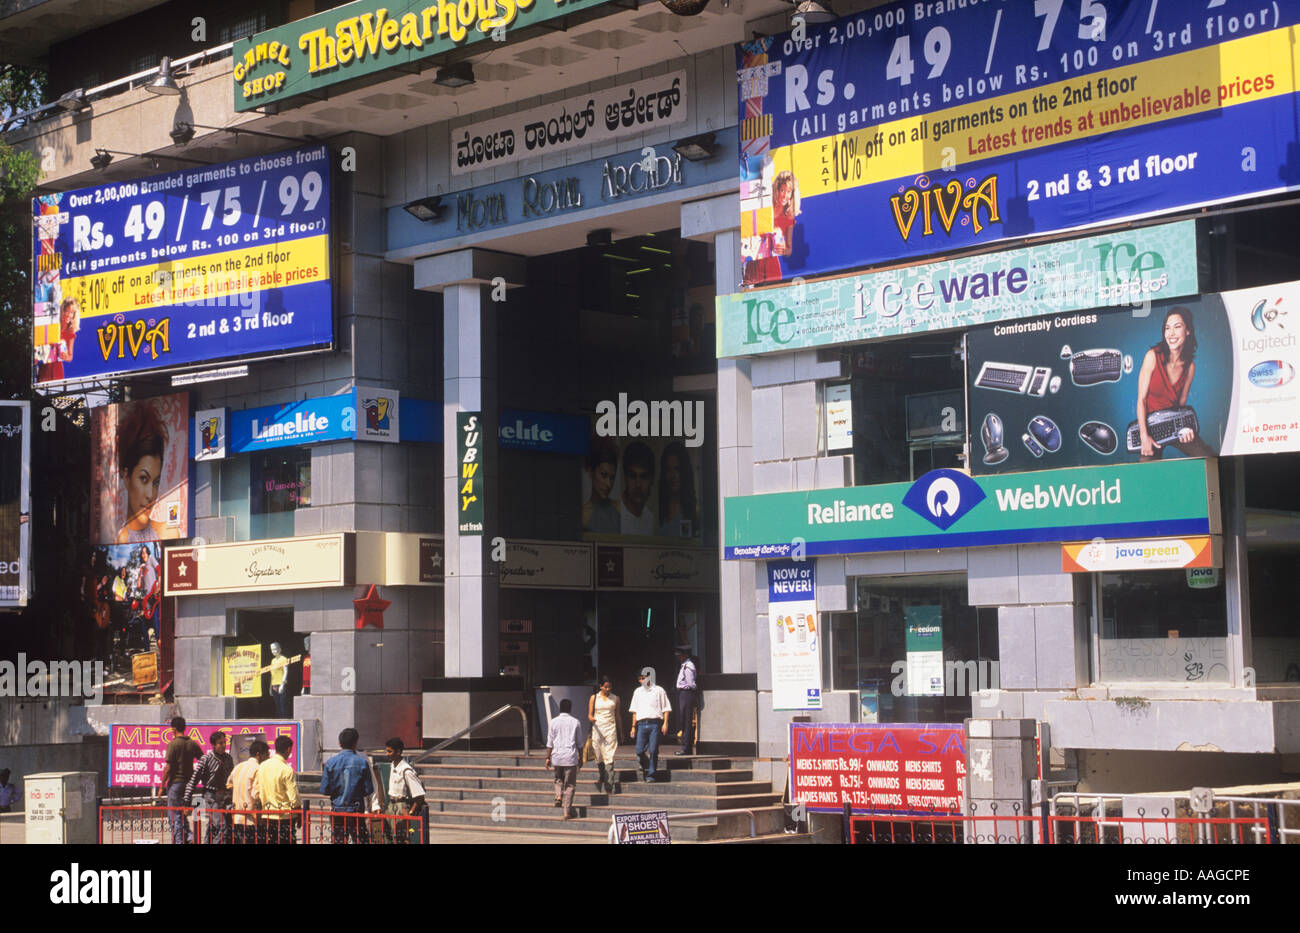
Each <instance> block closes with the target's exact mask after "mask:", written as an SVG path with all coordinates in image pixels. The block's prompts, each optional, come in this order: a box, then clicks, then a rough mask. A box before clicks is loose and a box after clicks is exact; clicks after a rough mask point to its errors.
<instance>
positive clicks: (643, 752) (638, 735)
mask: <svg viewBox="0 0 1300 933" xmlns="http://www.w3.org/2000/svg"><path fill="white" fill-rule="evenodd" d="M637 680H638V681H640V683H641V686H639V687H637V688H636V689H635V690H633V691H632V705H631V706H629V707H628V711H629V712H630V713H631V714H632V733H631V736H632V738H635V739H636V758H637V761H638V762H640V764H641V779H642V780H643V781H645V782H646V783H647V784H653V783H654V781H655V774H656V773H657V772H658V771H659V736H661V735H667V734H668V714H669V713H670V712H671V711H672V704H670V703H669V702H668V694H666V693H664V688H663V687H661V686H659V685H658V684H657V683H655V679H654V668H652V667H646V668H642V669H641V674H640V675H639V676H638V677H637Z"/></svg>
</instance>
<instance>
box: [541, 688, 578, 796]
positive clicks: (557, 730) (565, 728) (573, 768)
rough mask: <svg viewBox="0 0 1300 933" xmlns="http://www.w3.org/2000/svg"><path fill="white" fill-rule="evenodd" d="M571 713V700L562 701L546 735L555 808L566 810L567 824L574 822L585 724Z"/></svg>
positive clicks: (547, 760)
mask: <svg viewBox="0 0 1300 933" xmlns="http://www.w3.org/2000/svg"><path fill="white" fill-rule="evenodd" d="M572 709H573V701H572V700H561V701H560V713H559V715H558V716H556V717H555V718H554V719H552V720H551V728H550V729H549V730H548V731H547V733H546V767H547V768H552V767H553V768H554V769H555V805H556V806H557V807H564V818H565V819H566V820H571V819H573V818H574V814H573V791H574V790H575V789H576V788H577V786H578V769H579V768H580V767H582V741H583V740H582V724H581V723H580V722H578V720H576V719H575V718H573V716H571V715H570V711H571V710H572Z"/></svg>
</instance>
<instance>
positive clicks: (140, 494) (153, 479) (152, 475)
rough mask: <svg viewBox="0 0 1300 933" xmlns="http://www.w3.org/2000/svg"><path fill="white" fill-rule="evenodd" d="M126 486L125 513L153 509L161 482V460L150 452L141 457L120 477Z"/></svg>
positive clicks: (132, 514)
mask: <svg viewBox="0 0 1300 933" xmlns="http://www.w3.org/2000/svg"><path fill="white" fill-rule="evenodd" d="M122 481H123V483H124V484H125V486H126V503H127V514H129V515H131V516H135V515H139V514H140V513H141V512H146V513H147V512H149V511H150V510H151V509H153V504H154V501H155V500H156V499H157V498H158V486H159V484H160V483H161V482H162V461H161V460H159V459H158V458H157V457H155V456H153V455H152V454H151V455H149V456H145V457H141V458H140V462H139V463H137V464H136V465H135V466H134V467H132V468H131V470H130V472H128V473H127V474H126V475H125V476H123V478H122Z"/></svg>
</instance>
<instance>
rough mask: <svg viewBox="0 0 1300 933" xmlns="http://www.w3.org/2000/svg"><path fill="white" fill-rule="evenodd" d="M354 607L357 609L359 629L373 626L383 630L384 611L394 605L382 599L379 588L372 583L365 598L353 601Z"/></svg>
mask: <svg viewBox="0 0 1300 933" xmlns="http://www.w3.org/2000/svg"><path fill="white" fill-rule="evenodd" d="M352 605H354V606H356V607H357V628H358V629H363V628H365V627H366V626H367V625H373V626H374V627H375V628H377V629H380V630H382V629H383V627H384V610H385V609H387V608H388V607H389V606H391V605H392V603H391V602H390V601H389V600H387V599H380V598H379V587H377V586H375V584H373V583H372V584H370V591H369V592H367V593H366V596H365V598H364V599H354V600H352Z"/></svg>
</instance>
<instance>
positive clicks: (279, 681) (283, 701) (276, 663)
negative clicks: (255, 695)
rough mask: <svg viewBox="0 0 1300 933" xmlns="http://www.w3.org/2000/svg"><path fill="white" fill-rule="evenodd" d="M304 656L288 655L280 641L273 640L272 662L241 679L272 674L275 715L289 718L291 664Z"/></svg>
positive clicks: (272, 696)
mask: <svg viewBox="0 0 1300 933" xmlns="http://www.w3.org/2000/svg"><path fill="white" fill-rule="evenodd" d="M303 658H304V655H301V654H295V655H294V656H293V657H291V658H290V657H286V656H285V654H284V649H283V648H281V647H280V643H279V642H278V641H273V642H271V663H270V664H268V665H266V666H265V667H263V668H261V669H259V670H257V671H250V672H249V673H248V674H245V675H242V678H241V679H242V680H251V679H252V678H254V677H260V676H261V675H262V674H270V675H271V698H272V699H273V700H275V715H276V716H278V717H279V718H281V719H288V718H289V714H290V713H291V712H292V710H291V708H290V703H289V700H290V698H291V697H292V694H291V693H290V692H289V665H290V664H297V663H298V662H299V661H301V660H303ZM305 676H306V674H305V672H304V677H305Z"/></svg>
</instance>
